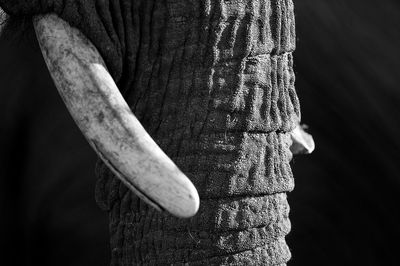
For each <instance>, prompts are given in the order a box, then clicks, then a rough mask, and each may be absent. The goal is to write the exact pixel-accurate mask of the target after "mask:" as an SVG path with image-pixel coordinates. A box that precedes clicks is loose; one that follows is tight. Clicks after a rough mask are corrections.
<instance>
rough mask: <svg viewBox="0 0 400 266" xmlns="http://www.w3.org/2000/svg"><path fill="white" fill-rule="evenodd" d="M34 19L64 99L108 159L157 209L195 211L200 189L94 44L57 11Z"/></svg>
mask: <svg viewBox="0 0 400 266" xmlns="http://www.w3.org/2000/svg"><path fill="white" fill-rule="evenodd" d="M33 22H34V27H35V31H36V35H37V39H38V41H39V44H40V47H41V50H42V53H43V57H44V59H45V61H46V64H47V67H48V69H49V71H50V74H51V76H52V78H53V80H54V82H55V84H56V87H57V89H58V91H59V93H60V95H61V97H62V98H63V100H64V102H65V104H66V106H67V108H68V110H69V112H70V113H71V115H72V117H73V118H74V120H75V122H76V124H77V125H78V126H79V128H80V129H81V131H82V133H83V134H84V135H85V137H86V139H87V140H88V142H89V143H90V145H91V146H92V147H93V149H94V150H95V151H96V152H97V154H98V155H99V157H100V158H101V159H102V160H103V161H104V163H105V164H106V165H107V166H108V167H109V168H110V169H111V170H112V171H113V172H114V174H115V175H116V176H117V177H118V178H119V179H121V181H122V182H123V183H125V185H127V186H128V187H129V188H130V189H131V190H132V191H134V192H135V193H136V194H137V195H138V196H139V197H140V198H141V199H143V200H144V201H146V202H147V203H148V204H150V205H152V206H153V207H155V208H156V209H158V210H161V211H162V210H165V211H168V212H170V213H171V214H172V215H175V216H177V217H185V218H187V217H191V216H193V215H195V214H196V212H197V210H198V208H199V196H198V193H197V190H196V188H195V187H194V186H193V184H192V183H191V181H190V180H189V179H188V178H187V177H186V176H185V175H184V174H183V173H182V172H181V171H180V170H179V169H178V167H177V166H176V165H175V164H174V163H173V162H172V161H171V159H170V158H169V157H168V156H167V155H166V154H165V153H164V152H163V151H162V150H161V148H160V147H159V146H158V145H157V144H156V143H155V142H154V140H153V139H152V138H151V137H150V136H149V134H148V133H147V132H146V131H145V129H144V128H143V126H142V125H141V124H140V122H139V121H138V120H137V118H136V117H135V116H134V115H133V113H132V112H131V110H130V108H129V106H128V105H127V103H126V102H125V100H124V99H123V97H122V95H121V94H120V92H119V90H118V88H117V86H116V84H115V82H114V80H113V79H112V77H111V76H110V74H109V73H108V71H107V69H106V67H105V63H104V61H103V59H102V57H101V56H100V54H99V52H98V51H97V49H96V48H95V47H94V45H93V44H92V43H91V42H90V41H89V40H88V39H87V38H86V37H85V36H84V35H83V34H82V33H81V32H80V31H79V30H78V29H75V28H72V27H71V26H70V25H69V24H68V23H67V22H65V21H63V20H62V19H61V18H59V17H58V16H57V15H54V14H51V15H45V16H37V17H35V18H34V19H33Z"/></svg>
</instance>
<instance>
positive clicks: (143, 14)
mask: <svg viewBox="0 0 400 266" xmlns="http://www.w3.org/2000/svg"><path fill="white" fill-rule="evenodd" d="M132 5H134V6H132V7H131V9H130V10H132V14H125V17H127V18H130V20H127V21H131V23H127V24H126V27H131V28H130V29H128V30H127V31H128V32H135V33H136V34H137V35H136V37H137V38H132V39H129V36H125V39H126V47H125V48H124V52H123V54H124V56H125V57H126V58H128V59H129V60H127V62H126V65H125V70H124V71H125V72H124V73H125V74H123V78H122V79H121V86H122V88H124V91H125V95H126V98H127V101H128V103H129V105H130V107H131V109H133V111H134V112H135V114H136V115H137V116H138V118H139V120H140V121H141V122H142V124H143V126H144V127H145V128H146V130H147V131H148V132H149V134H150V135H151V136H152V137H153V138H154V140H155V141H156V142H157V143H158V144H159V145H160V147H161V148H162V149H163V150H164V151H165V152H166V154H168V156H170V158H171V159H172V160H173V161H174V162H175V163H176V164H177V165H178V166H179V168H180V169H181V170H182V171H183V172H184V173H185V174H186V175H187V176H188V177H189V178H190V179H191V181H192V182H193V183H194V185H195V186H196V188H197V190H198V192H199V195H200V199H201V205H200V209H199V212H198V214H197V215H196V216H194V217H193V218H191V219H187V220H181V219H178V218H174V217H172V216H170V215H168V214H165V213H159V212H157V211H155V210H154V209H153V208H151V207H149V206H148V205H146V204H145V203H143V202H142V201H141V200H140V199H139V198H137V197H136V196H135V195H133V194H132V193H130V192H129V191H128V189H127V188H125V186H124V185H123V184H122V183H121V182H120V181H118V179H116V178H114V176H113V175H112V173H111V172H109V171H108V170H107V167H105V166H104V165H102V164H99V166H98V168H97V170H98V175H99V181H98V184H97V188H96V197H97V201H98V202H99V204H100V205H101V206H102V208H103V209H105V210H107V211H108V212H109V218H110V231H111V248H112V263H111V264H112V265H132V264H153V265H154V264H161V265H164V264H180V263H189V264H190V265H227V264H229V265H265V264H269V265H275V264H277V265H279V264H285V263H286V262H287V261H288V260H289V259H290V251H289V249H288V247H287V245H286V243H285V235H286V234H287V233H288V232H289V231H290V221H289V218H288V212H289V205H288V202H287V198H286V192H289V191H291V190H292V189H293V187H294V182H293V177H292V173H291V169H290V165H289V161H290V159H291V153H290V150H289V146H290V143H291V139H290V131H291V130H293V129H294V128H295V126H296V125H297V123H298V122H299V120H300V111H299V103H298V99H297V96H296V92H295V89H294V80H295V78H294V71H293V57H292V54H291V52H292V51H293V50H294V48H295V30H294V13H293V4H292V2H291V0H260V1H256V0H248V1H242V2H237V1H222V0H218V1H207V0H201V1H198V0H193V1H171V2H169V1H138V2H137V3H134V4H132ZM124 75H125V76H124Z"/></svg>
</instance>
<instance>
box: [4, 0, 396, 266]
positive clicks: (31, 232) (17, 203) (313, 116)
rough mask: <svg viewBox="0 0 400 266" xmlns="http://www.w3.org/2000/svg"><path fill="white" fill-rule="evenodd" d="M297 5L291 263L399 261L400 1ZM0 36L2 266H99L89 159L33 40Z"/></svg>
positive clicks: (102, 223)
mask: <svg viewBox="0 0 400 266" xmlns="http://www.w3.org/2000/svg"><path fill="white" fill-rule="evenodd" d="M294 3H295V10H296V23H297V36H298V44H297V50H296V52H295V70H296V74H297V79H296V86H297V91H298V95H299V98H300V101H301V105H302V120H303V123H306V124H308V125H309V126H310V129H309V131H310V132H311V133H312V134H313V136H314V139H315V142H316V150H315V152H314V153H313V154H312V155H310V156H301V157H295V159H294V162H293V171H294V174H295V179H296V188H295V190H294V191H293V192H292V193H290V194H289V201H290V204H291V221H292V232H291V233H290V235H289V236H288V237H287V241H288V244H289V246H290V248H291V251H292V255H293V258H292V260H291V262H290V263H289V265H398V264H399V263H398V253H399V248H400V246H399V244H398V239H399V237H400V229H399V224H400V220H399V217H400V215H399V214H400V207H399V206H398V203H400V154H399V153H400V3H399V2H398V1H395V0H382V1H376V0H294ZM4 38H5V37H4ZM4 38H3V39H2V40H0V126H1V132H0V145H1V146H0V148H1V152H0V156H1V157H0V159H1V160H0V166H1V168H0V171H1V172H0V174H1V179H0V185H1V186H0V198H1V201H0V206H1V214H0V215H1V216H0V218H1V221H0V225H1V226H0V230H1V231H0V233H1V240H0V244H1V247H0V248H1V250H0V252H1V253H3V254H1V256H0V265H108V262H109V246H108V228H107V215H106V214H105V213H103V212H101V211H100V210H99V208H98V207H97V206H96V203H95V201H94V184H95V177H94V165H95V161H96V157H95V155H94V153H93V152H92V151H91V150H90V148H89V146H88V144H86V142H85V140H84V139H83V137H82V136H81V135H80V133H79V131H78V129H77V128H76V126H75V125H74V124H73V122H72V119H71V118H70V117H69V114H68V113H67V111H66V109H65V107H64V106H63V104H62V102H61V100H60V98H59V96H58V95H57V92H56V90H55V88H54V87H53V86H52V82H51V80H50V78H49V76H48V73H47V71H46V67H45V66H44V63H43V62H42V59H41V56H40V53H39V51H38V49H37V47H36V44H35V43H34V42H33V41H32V39H33V38H26V39H28V40H25V41H23V42H20V41H18V42H12V44H10V42H8V43H7V42H5V41H4ZM29 40H30V41H29ZM55 262H56V263H55ZM396 262H397V263H396Z"/></svg>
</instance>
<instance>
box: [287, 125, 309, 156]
mask: <svg viewBox="0 0 400 266" xmlns="http://www.w3.org/2000/svg"><path fill="white" fill-rule="evenodd" d="M290 136H291V138H292V145H291V146H290V151H291V152H292V153H293V154H310V153H312V152H313V151H314V149H315V143H314V139H313V137H312V136H311V135H310V134H308V133H307V132H305V131H304V129H303V127H302V126H301V125H300V124H299V125H297V127H296V128H295V129H294V130H293V131H292V132H290Z"/></svg>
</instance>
